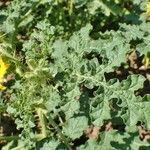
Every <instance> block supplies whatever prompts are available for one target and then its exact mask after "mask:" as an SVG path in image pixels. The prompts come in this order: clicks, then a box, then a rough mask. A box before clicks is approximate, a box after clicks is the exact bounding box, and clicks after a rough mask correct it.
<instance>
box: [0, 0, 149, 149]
mask: <svg viewBox="0 0 150 150" xmlns="http://www.w3.org/2000/svg"><path fill="white" fill-rule="evenodd" d="M18 2H20V1H17V0H14V1H13V2H12V4H11V5H10V6H9V7H8V9H7V11H3V12H2V14H3V15H5V16H6V18H5V19H6V20H5V21H4V22H3V25H2V28H1V30H2V32H4V33H7V34H8V36H7V38H6V42H8V43H10V44H12V45H13V40H16V37H15V38H14V36H15V35H17V34H18V33H19V32H20V31H22V30H24V29H25V28H24V27H25V26H26V27H27V30H26V31H27V34H26V35H27V36H28V39H26V40H25V41H24V42H23V43H22V45H21V47H19V48H20V51H21V52H22V55H23V59H24V61H23V62H20V59H19V62H18V61H17V62H15V61H14V60H15V59H14V60H13V61H12V66H13V65H14V66H15V67H14V68H15V69H14V68H13V69H12V70H11V71H12V72H13V73H14V74H16V79H15V82H14V83H13V85H11V86H10V87H8V89H7V90H8V92H10V94H11V97H10V99H9V101H8V102H6V103H5V102H4V105H5V107H6V111H7V113H8V114H9V115H10V116H11V117H12V118H13V119H14V122H15V124H16V125H17V129H18V130H20V132H19V135H18V136H17V137H15V138H14V139H13V140H16V141H17V142H14V143H13V142H10V143H9V144H8V145H6V146H5V147H4V149H10V148H14V149H34V148H36V149H44V150H49V149H58V150H60V149H71V148H70V147H71V146H72V145H73V144H74V142H75V140H78V139H80V138H81V137H82V136H85V130H86V129H87V128H88V126H90V125H92V124H93V125H94V126H97V127H99V128H100V127H102V126H103V125H104V124H105V122H108V121H112V122H113V124H117V125H119V126H125V128H124V130H121V131H118V130H117V129H113V130H111V131H101V132H100V133H99V135H98V139H87V140H86V141H85V142H84V144H81V145H79V146H76V145H74V146H75V147H76V149H78V150H82V149H87V150H91V149H93V150H94V149H102V150H105V149H112V150H115V149H118V148H120V149H133V150H136V149H139V148H141V147H142V146H143V147H146V148H147V147H148V142H146V141H145V142H144V141H140V139H139V137H138V130H137V126H136V124H137V123H138V122H142V123H144V126H145V128H146V129H150V110H149V107H150V101H149V100H150V99H149V98H150V97H149V95H148V94H147V95H145V96H144V97H141V96H136V95H135V92H136V91H137V90H139V89H141V88H143V85H144V82H145V80H146V77H144V76H143V75H140V74H131V75H128V76H127V77H126V79H124V80H122V81H120V80H118V79H117V78H111V77H110V80H108V79H107V77H106V73H110V72H113V71H114V69H116V68H117V67H119V66H120V65H121V64H123V65H124V66H125V67H127V66H128V64H127V53H129V52H130V51H131V47H136V49H137V51H138V52H139V53H140V56H141V55H143V54H147V53H148V52H149V37H150V36H149V33H150V30H149V29H150V23H149V22H144V21H143V22H142V23H141V24H140V25H127V24H125V23H124V24H120V25H119V26H120V27H119V29H118V30H117V31H113V30H111V31H106V32H105V33H102V32H99V33H98V35H99V37H98V38H97V39H96V40H94V39H92V37H91V36H90V33H91V31H93V27H92V25H90V24H87V25H86V26H84V27H83V28H81V29H80V30H79V31H78V32H72V33H73V34H72V35H71V36H70V38H69V36H68V35H69V31H70V29H72V30H73V28H70V24H69V25H68V26H67V23H66V22H65V21H66V20H65V18H63V17H64V11H65V10H64V7H63V9H62V7H61V6H64V3H63V1H61V0H60V1H54V0H52V1H50V0H43V1H21V3H19V4H16V3H18ZM66 2H67V1H65V3H66ZM140 2H141V1H139V0H134V3H135V4H140ZM70 3H71V0H70V2H69V4H70ZM97 3H98V5H97ZM111 3H113V4H117V5H110V4H111ZM121 3H122V1H121V0H120V1H119V0H118V1H112V2H111V1H110V0H107V2H104V1H101V2H100V1H97V0H94V1H90V0H89V1H88V0H86V1H77V2H75V3H74V5H75V6H74V7H75V8H77V9H80V8H82V7H83V6H84V5H85V6H86V9H87V10H88V13H87V14H88V15H89V16H90V15H91V14H94V15H96V12H97V11H98V10H99V9H100V12H101V13H102V14H105V17H106V16H107V17H108V16H111V15H112V14H113V15H114V16H116V15H118V13H119V12H120V8H119V4H121ZM142 4H143V3H142ZM43 5H44V6H43ZM40 6H41V7H44V8H45V11H43V13H45V14H42V15H41V16H39V17H38V18H37V20H35V18H34V17H37V14H38V12H37V11H38V10H37V9H36V8H39V7H40ZM48 6H51V7H49V8H48ZM112 6H113V7H112ZM13 7H14V10H13ZM68 7H69V8H70V7H71V6H68ZM30 8H32V9H30ZM56 8H57V9H58V8H60V14H58V11H54V9H56ZM70 9H71V8H70ZM70 9H69V10H67V11H69V12H68V15H73V12H72V11H73V10H70ZM87 10H86V11H87ZM53 11H54V15H53V16H52V20H48V15H49V14H50V15H52V12H53ZM10 12H12V13H10ZM26 13H27V14H26ZM82 13H83V12H82ZM120 13H121V14H120V15H123V14H124V13H129V12H128V11H127V10H125V9H123V10H122V11H121V12H120ZM10 14H11V15H10ZM83 14H84V13H83ZM131 14H132V13H131ZM131 14H130V15H131ZM88 15H87V16H88ZM23 16H24V17H23ZM43 16H45V17H44V19H43ZM87 16H86V17H87ZM55 17H56V20H55V21H54V18H55ZM80 17H81V16H80V14H77V16H74V18H75V20H76V19H77V24H75V25H76V26H79V25H80V24H81V22H82V21H81V20H80ZM58 18H59V19H60V18H61V19H62V20H61V19H60V20H61V21H60V20H59V19H58ZM57 19H58V20H57ZM86 19H87V18H86ZM83 20H84V18H83ZM104 20H105V19H104ZM106 20H107V19H106ZM106 20H105V21H106ZM34 21H35V22H34ZM88 21H89V20H88V19H87V20H85V22H84V21H83V22H84V23H85V24H86V23H87V22H88ZM105 21H104V22H105ZM32 22H34V23H33V24H32ZM64 22H65V23H64ZM70 22H71V20H70ZM133 22H134V21H133ZM137 22H138V21H137ZM30 23H31V24H30ZM57 23H58V24H57ZM73 23H74V22H73ZM56 24H57V25H56ZM6 25H7V26H6ZM34 25H35V26H34ZM33 26H34V27H33ZM68 27H69V29H68ZM76 29H78V28H76ZM73 31H74V30H73ZM65 32H66V34H65V39H67V38H69V39H68V40H64V38H62V37H64V35H63V34H64V33H65ZM58 35H61V37H59V36H58ZM10 39H11V40H10ZM133 41H135V43H136V44H135V45H132V42H133ZM139 41H140V42H139ZM11 42H12V43H11ZM14 42H16V43H17V42H18V41H14ZM14 45H15V44H14ZM16 45H17V44H16ZM14 48H15V47H14V46H10V47H9V48H8V49H6V51H7V50H9V51H8V52H10V54H13V57H15V58H17V56H15V55H14V52H15V51H17V49H14ZM3 54H5V53H3ZM6 56H7V57H8V55H6ZM9 58H10V57H9ZM11 59H12V58H10V62H11ZM2 102H3V101H2ZM0 139H1V137H0ZM13 140H12V141H13ZM80 140H82V138H81V139H80Z"/></svg>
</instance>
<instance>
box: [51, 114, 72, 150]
mask: <svg viewBox="0 0 150 150" xmlns="http://www.w3.org/2000/svg"><path fill="white" fill-rule="evenodd" d="M49 120H50V122H51V125H52V126H53V127H54V128H55V129H56V131H57V132H58V134H59V136H60V138H61V139H62V141H63V142H64V144H65V145H66V146H67V148H68V150H72V148H71V146H70V145H69V142H68V140H67V139H66V137H65V136H64V135H63V134H62V132H61V130H60V129H59V127H58V125H57V124H56V123H55V122H54V120H53V119H52V118H51V116H50V115H49Z"/></svg>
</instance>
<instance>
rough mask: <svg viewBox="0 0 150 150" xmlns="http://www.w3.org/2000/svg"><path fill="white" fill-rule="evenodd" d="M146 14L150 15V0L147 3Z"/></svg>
mask: <svg viewBox="0 0 150 150" xmlns="http://www.w3.org/2000/svg"><path fill="white" fill-rule="evenodd" d="M145 14H146V15H150V2H148V3H147V4H146V12H145Z"/></svg>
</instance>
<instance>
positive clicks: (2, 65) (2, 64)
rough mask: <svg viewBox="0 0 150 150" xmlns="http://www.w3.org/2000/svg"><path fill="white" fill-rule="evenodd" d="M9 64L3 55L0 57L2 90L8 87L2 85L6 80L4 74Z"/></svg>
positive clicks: (0, 88)
mask: <svg viewBox="0 0 150 150" xmlns="http://www.w3.org/2000/svg"><path fill="white" fill-rule="evenodd" d="M8 66H9V65H8V64H6V63H5V62H4V61H3V59H2V57H0V90H5V89H6V87H5V86H3V85H2V83H3V82H4V75H5V74H6V71H7V69H8Z"/></svg>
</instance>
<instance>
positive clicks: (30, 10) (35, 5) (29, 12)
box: [18, 0, 42, 26]
mask: <svg viewBox="0 0 150 150" xmlns="http://www.w3.org/2000/svg"><path fill="white" fill-rule="evenodd" d="M41 1H42V0H39V1H38V2H37V3H35V4H33V5H32V7H31V9H29V10H28V11H27V12H26V13H25V15H24V16H23V17H22V18H21V19H20V21H19V23H18V26H19V25H20V24H21V23H22V21H23V20H24V19H26V18H27V17H28V16H29V15H30V14H31V12H32V11H33V10H34V9H35V8H36V7H37V6H38V5H39V4H40V2H41Z"/></svg>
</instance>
